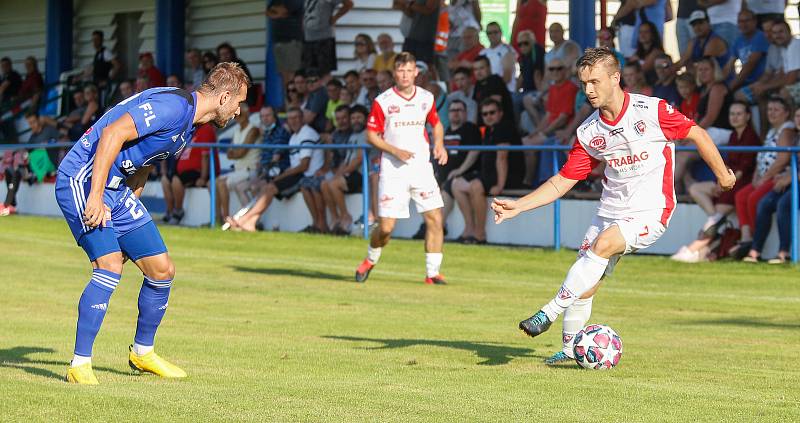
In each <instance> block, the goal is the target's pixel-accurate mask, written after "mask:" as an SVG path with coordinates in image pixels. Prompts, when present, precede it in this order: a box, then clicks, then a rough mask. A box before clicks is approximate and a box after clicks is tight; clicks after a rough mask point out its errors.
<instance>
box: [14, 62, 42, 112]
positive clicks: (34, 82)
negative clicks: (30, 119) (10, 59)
mask: <svg viewBox="0 0 800 423" xmlns="http://www.w3.org/2000/svg"><path fill="white" fill-rule="evenodd" d="M43 89H44V79H42V74H41V73H39V66H38V64H37V61H36V58H35V57H33V56H28V57H27V58H26V59H25V80H24V81H22V85H21V86H20V88H19V99H20V101H25V100H28V99H30V100H31V105H30V106H29V109H30V110H38V109H39V97H40V96H41V95H42V90H43Z"/></svg>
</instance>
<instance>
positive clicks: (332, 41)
mask: <svg viewBox="0 0 800 423" xmlns="http://www.w3.org/2000/svg"><path fill="white" fill-rule="evenodd" d="M339 5H341V7H339V9H338V10H336V13H335V14H334V10H335V9H336V7H337V6H339ZM352 8H353V1H352V0H305V7H304V14H303V35H304V39H303V40H304V41H303V56H302V63H303V66H302V67H303V68H304V69H308V68H316V69H318V70H319V72H320V73H321V74H322V75H323V76H324V77H326V78H327V75H328V74H330V73H331V71H334V70H336V37H335V34H334V32H333V27H334V25H336V22H337V21H338V20H339V19H340V18H341V17H342V16H344V15H345V14H346V13H347V12H349V11H350V9H352Z"/></svg>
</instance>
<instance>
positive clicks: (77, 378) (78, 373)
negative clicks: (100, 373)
mask: <svg viewBox="0 0 800 423" xmlns="http://www.w3.org/2000/svg"><path fill="white" fill-rule="evenodd" d="M67 382H69V383H77V384H80V385H99V384H100V382H98V381H97V378H96V377H94V371H93V370H92V363H84V364H81V365H80V366H75V367H72V366H69V368H68V369H67Z"/></svg>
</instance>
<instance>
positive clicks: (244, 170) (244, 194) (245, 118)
mask: <svg viewBox="0 0 800 423" xmlns="http://www.w3.org/2000/svg"><path fill="white" fill-rule="evenodd" d="M239 107H240V109H241V112H240V113H239V115H238V116H236V117H235V118H234V122H235V123H234V128H233V139H232V140H231V148H229V149H228V152H227V156H228V159H230V160H233V172H230V173H226V174H224V175H222V176H220V177H219V178H217V204H216V207H217V211H218V212H219V214H218V215H219V216H220V218H221V219H226V218H227V217H229V216H230V191H233V192H235V193H236V196H237V197H238V199H239V204H241V205H242V206H244V205H246V204H247V203H249V202H250V195H249V193H248V191H249V188H250V180H251V179H253V178H255V176H256V175H257V174H258V168H259V162H260V157H261V152H260V151H259V150H258V149H255V148H235V147H234V146H236V145H248V144H255V143H256V142H257V141H258V136H259V130H258V128H257V127H256V126H254V125H253V123H252V122H250V112H249V110H248V108H247V103H245V102H242V103H241V104H240V105H239Z"/></svg>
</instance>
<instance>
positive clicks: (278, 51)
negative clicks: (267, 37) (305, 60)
mask: <svg viewBox="0 0 800 423" xmlns="http://www.w3.org/2000/svg"><path fill="white" fill-rule="evenodd" d="M268 4H269V6H268V7H267V16H268V17H269V19H270V32H271V33H272V42H273V43H274V44H273V53H274V54H275V57H276V58H280V59H279V60H276V61H275V62H276V65H277V67H278V72H280V74H281V79H282V80H283V81H284V83H285V82H286V81H289V80H290V79H291V78H292V76H293V75H294V73H295V72H297V70H298V69H300V66H301V65H302V56H303V0H271V1H270V2H269V3H268Z"/></svg>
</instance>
